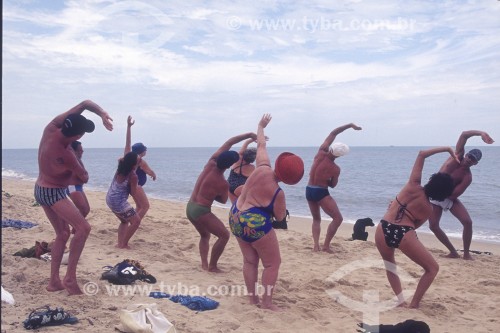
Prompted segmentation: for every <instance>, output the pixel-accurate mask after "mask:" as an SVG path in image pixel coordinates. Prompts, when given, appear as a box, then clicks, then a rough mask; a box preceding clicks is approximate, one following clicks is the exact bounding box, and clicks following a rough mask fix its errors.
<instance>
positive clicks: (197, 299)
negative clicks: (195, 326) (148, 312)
mask: <svg viewBox="0 0 500 333" xmlns="http://www.w3.org/2000/svg"><path fill="white" fill-rule="evenodd" d="M149 297H153V298H168V299H169V300H171V301H172V302H174V303H179V304H181V305H184V306H185V307H187V308H189V309H191V310H194V311H207V310H214V309H216V308H217V307H218V306H219V302H217V301H215V300H213V299H210V298H208V297H205V296H190V295H169V294H166V293H162V292H159V291H152V292H151V293H149Z"/></svg>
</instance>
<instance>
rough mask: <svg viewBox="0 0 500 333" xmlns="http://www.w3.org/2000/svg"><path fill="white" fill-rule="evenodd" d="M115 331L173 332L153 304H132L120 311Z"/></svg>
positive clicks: (137, 332)
mask: <svg viewBox="0 0 500 333" xmlns="http://www.w3.org/2000/svg"><path fill="white" fill-rule="evenodd" d="M172 328H173V330H171V329H172ZM116 329H117V330H119V331H121V332H125V333H167V332H175V327H174V325H173V324H172V323H171V322H170V321H168V319H167V318H166V317H165V316H164V315H163V313H161V312H160V311H159V310H158V309H157V307H156V304H155V303H153V304H132V305H129V306H128V307H127V308H126V309H122V310H120V325H118V326H116Z"/></svg>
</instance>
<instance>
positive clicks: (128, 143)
mask: <svg viewBox="0 0 500 333" xmlns="http://www.w3.org/2000/svg"><path fill="white" fill-rule="evenodd" d="M134 124H135V120H133V119H132V116H128V118H127V136H126V137H125V152H124V153H123V155H125V154H128V153H130V152H131V151H132V143H131V141H132V130H131V127H132V125H134Z"/></svg>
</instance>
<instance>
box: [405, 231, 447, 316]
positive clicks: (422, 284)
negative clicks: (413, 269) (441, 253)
mask: <svg viewBox="0 0 500 333" xmlns="http://www.w3.org/2000/svg"><path fill="white" fill-rule="evenodd" d="M399 249H400V250H401V251H402V252H403V253H404V254H405V255H406V256H407V257H408V258H410V259H411V260H413V261H414V262H415V263H417V264H418V265H420V266H421V267H422V268H423V269H424V274H423V275H422V277H421V278H420V281H419V282H418V284H417V289H416V290H415V294H414V295H413V299H412V300H411V303H410V308H418V307H419V305H420V301H421V300H422V297H423V296H424V294H425V292H426V291H427V289H429V287H430V286H431V284H432V282H433V281H434V278H435V277H436V275H437V273H438V272H439V265H438V263H437V262H436V260H435V259H434V257H433V256H432V254H431V253H430V252H429V251H428V250H427V249H426V248H425V247H424V245H423V244H422V243H421V242H420V240H419V239H418V237H417V233H416V232H415V230H411V231H408V232H407V233H406V234H405V236H404V237H403V240H402V241H401V243H400V244H399Z"/></svg>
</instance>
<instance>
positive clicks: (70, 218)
mask: <svg viewBox="0 0 500 333" xmlns="http://www.w3.org/2000/svg"><path fill="white" fill-rule="evenodd" d="M50 209H51V210H52V211H53V212H54V213H55V214H57V216H58V217H59V218H61V219H64V221H65V222H66V223H69V224H70V225H71V226H72V227H73V229H74V230H75V234H74V236H73V238H72V240H71V242H70V245H69V257H68V268H67V271H66V276H65V277H64V280H63V284H64V287H65V288H66V290H67V291H68V292H69V294H70V295H78V294H82V291H81V290H80V287H79V286H78V283H77V280H76V266H77V264H78V260H79V259H80V255H81V254H82V251H83V248H84V246H85V242H86V241H87V238H88V236H89V234H90V229H91V228H90V224H89V223H88V222H87V221H86V220H85V218H84V217H83V216H82V214H81V213H80V211H79V210H78V209H77V208H76V207H75V205H73V203H71V201H70V200H69V199H67V198H66V199H62V200H59V201H58V202H56V203H55V204H54V205H53V206H51V207H50ZM62 252H64V247H63V248H62ZM61 259H62V254H61ZM52 260H54V258H53V257H52ZM59 264H60V260H59Z"/></svg>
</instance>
